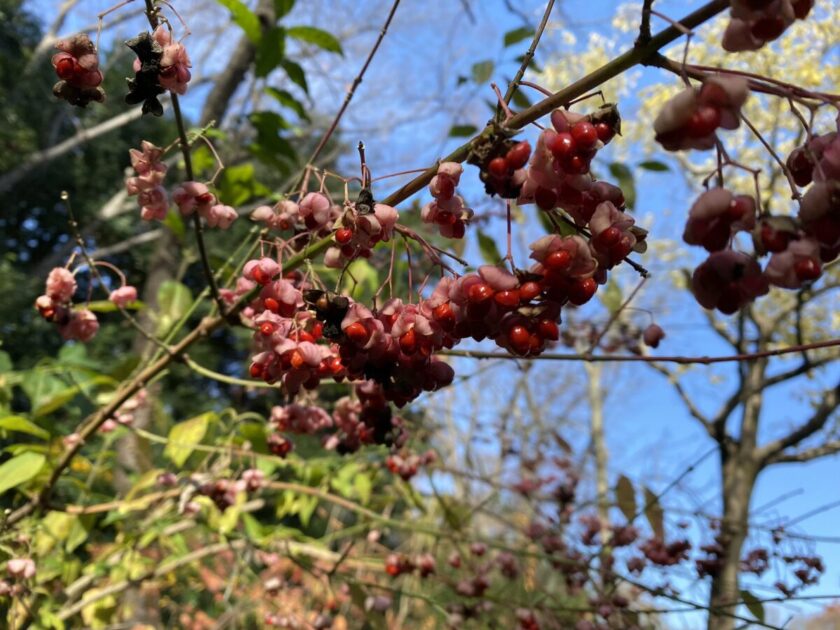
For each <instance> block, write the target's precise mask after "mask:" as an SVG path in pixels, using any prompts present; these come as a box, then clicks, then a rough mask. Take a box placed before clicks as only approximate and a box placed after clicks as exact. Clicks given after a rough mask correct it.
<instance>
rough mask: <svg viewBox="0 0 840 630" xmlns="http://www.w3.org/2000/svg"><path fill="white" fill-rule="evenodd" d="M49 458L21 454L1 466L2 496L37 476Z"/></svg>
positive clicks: (0, 492) (0, 486) (0, 487)
mask: <svg viewBox="0 0 840 630" xmlns="http://www.w3.org/2000/svg"><path fill="white" fill-rule="evenodd" d="M46 461H47V458H46V457H44V456H43V455H40V454H39V453H31V452H27V453H21V454H20V455H18V456H16V457H12V459H10V460H9V461H7V462H3V464H2V465H0V494H3V493H4V492H6V491H7V490H9V489H11V488H14V487H15V486H19V485H20V484H22V483H26V482H27V481H29V480H30V479H32V478H33V477H35V475H37V474H38V473H39V472H40V471H41V468H43V466H44V463H45V462H46Z"/></svg>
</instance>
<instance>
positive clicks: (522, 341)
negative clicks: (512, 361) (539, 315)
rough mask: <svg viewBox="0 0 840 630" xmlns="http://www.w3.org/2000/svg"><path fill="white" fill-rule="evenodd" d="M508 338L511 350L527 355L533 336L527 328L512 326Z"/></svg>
mask: <svg viewBox="0 0 840 630" xmlns="http://www.w3.org/2000/svg"><path fill="white" fill-rule="evenodd" d="M507 338H508V343H510V346H511V348H513V350H514V352H517V353H519V354H525V353H526V352H528V349H529V348H530V347H531V334H530V333H529V332H528V329H527V328H525V326H519V325H517V326H511V328H510V330H509V331H508V334H507Z"/></svg>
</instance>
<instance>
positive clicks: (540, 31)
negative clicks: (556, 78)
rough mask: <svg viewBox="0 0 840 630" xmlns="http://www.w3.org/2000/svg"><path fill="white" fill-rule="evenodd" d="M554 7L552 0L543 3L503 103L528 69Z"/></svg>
mask: <svg viewBox="0 0 840 630" xmlns="http://www.w3.org/2000/svg"><path fill="white" fill-rule="evenodd" d="M553 8H554V0H548V4H546V5H545V11H543V16H542V19H541V20H540V24H539V26H537V30H536V31H535V32H534V38H533V39H532V40H531V45H530V46H529V47H528V50H527V52H526V53H525V56H524V57H523V58H522V63H521V64H520V65H519V69H518V70H517V71H516V75H514V77H513V80H512V81H511V82H510V84H509V85H508V89H507V92H505V98H504V103H505V105H507V104H509V103H510V99H512V98H513V94H514V92H516V90H517V88H518V87H519V82H520V81H521V80H522V77H523V76H525V71H526V70H527V69H528V66H529V65H530V64H531V60H532V59H533V58H534V54H535V53H536V52H537V46H538V45H539V43H540V38H541V37H542V34H543V31H545V27H546V25H547V24H548V17H549V15H551V10H552V9H553ZM500 110H501V107H497V108H496V118H497V119H499V118H500V116H501V111H500Z"/></svg>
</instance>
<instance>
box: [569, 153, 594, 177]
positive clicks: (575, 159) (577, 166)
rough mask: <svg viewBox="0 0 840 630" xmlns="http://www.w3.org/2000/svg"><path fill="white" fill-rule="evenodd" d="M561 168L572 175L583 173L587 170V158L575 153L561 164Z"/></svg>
mask: <svg viewBox="0 0 840 630" xmlns="http://www.w3.org/2000/svg"><path fill="white" fill-rule="evenodd" d="M563 169H564V170H566V171H568V172H569V173H571V174H572V175H585V174H586V173H588V172H589V160H587V159H585V158H584V157H582V156H580V155H577V154H576V155H572V156H569V159H568V160H566V162H565V163H564V164H563Z"/></svg>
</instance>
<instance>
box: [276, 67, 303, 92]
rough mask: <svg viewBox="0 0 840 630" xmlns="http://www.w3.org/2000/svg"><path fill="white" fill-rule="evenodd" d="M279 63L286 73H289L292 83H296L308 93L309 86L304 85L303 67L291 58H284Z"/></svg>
mask: <svg viewBox="0 0 840 630" xmlns="http://www.w3.org/2000/svg"><path fill="white" fill-rule="evenodd" d="M280 65H281V66H282V67H283V69H284V70H285V71H286V74H287V75H289V79H291V80H292V83H295V84H297V85H298V86H300V88H301V89H302V90H303V91H304V92H306V93H307V94H309V86H308V85H306V73H305V72H304V71H303V67H302V66H301V65H300V64H299V63H297V62H295V61H292V60H291V59H284V60H283V61H281V62H280Z"/></svg>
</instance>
